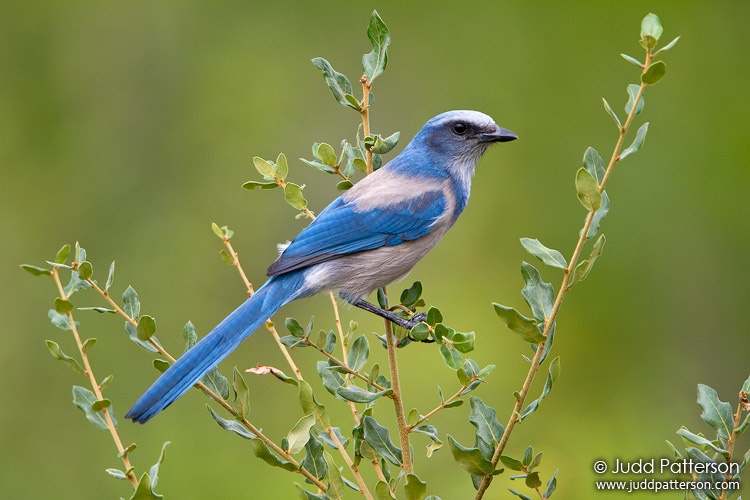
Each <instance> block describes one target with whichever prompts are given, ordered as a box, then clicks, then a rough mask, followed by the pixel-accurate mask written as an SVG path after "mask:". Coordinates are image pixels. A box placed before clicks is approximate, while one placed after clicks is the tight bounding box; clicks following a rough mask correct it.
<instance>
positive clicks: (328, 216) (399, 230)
mask: <svg viewBox="0 0 750 500" xmlns="http://www.w3.org/2000/svg"><path fill="white" fill-rule="evenodd" d="M447 205H448V202H447V200H446V198H445V194H444V193H443V191H442V190H440V189H435V190H428V191H422V192H419V193H414V195H413V196H410V197H409V198H407V199H399V200H398V202H397V203H393V204H388V200H383V201H382V203H379V204H378V206H374V207H370V208H368V209H365V210H361V207H360V206H358V203H357V199H356V198H354V199H350V200H347V199H345V198H344V197H341V198H338V199H336V200H334V201H333V202H332V203H331V204H330V205H329V206H328V207H326V209H325V210H323V211H322V212H321V213H320V215H318V217H317V218H316V219H315V220H314V221H313V222H312V223H311V224H310V225H309V226H307V227H306V228H305V229H304V230H303V231H302V232H301V233H300V234H299V235H298V236H297V237H296V238H295V239H294V241H292V243H291V244H290V245H289V246H288V247H287V248H286V249H285V250H284V252H283V253H282V254H281V255H280V256H279V258H278V259H277V260H276V262H274V263H273V264H272V265H271V267H269V268H268V272H267V274H268V275H269V276H275V275H279V274H284V273H287V272H289V271H293V270H295V269H300V268H302V267H307V266H311V265H313V264H318V263H321V262H326V261H328V260H331V259H335V258H336V257H339V256H341V255H347V254H352V253H356V252H362V251H365V250H374V249H376V248H380V247H384V246H393V245H398V244H400V243H403V242H405V241H410V240H415V239H417V238H420V237H422V236H425V235H427V234H429V233H430V232H431V231H432V229H433V227H432V226H433V223H434V222H435V221H436V220H437V219H438V218H439V217H440V216H441V215H443V214H444V213H445V210H446V207H447Z"/></svg>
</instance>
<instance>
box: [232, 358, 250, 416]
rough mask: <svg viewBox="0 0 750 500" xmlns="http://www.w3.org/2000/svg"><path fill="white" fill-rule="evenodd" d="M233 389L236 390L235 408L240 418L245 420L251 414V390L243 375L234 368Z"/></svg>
mask: <svg viewBox="0 0 750 500" xmlns="http://www.w3.org/2000/svg"><path fill="white" fill-rule="evenodd" d="M232 388H233V389H234V405H232V406H233V407H234V409H235V410H237V414H238V417H239V418H244V417H246V416H247V414H248V413H249V412H250V389H248V387H247V383H246V382H245V379H244V378H243V377H242V374H241V373H240V371H239V370H238V369H237V367H236V366H235V367H234V372H233V376H232Z"/></svg>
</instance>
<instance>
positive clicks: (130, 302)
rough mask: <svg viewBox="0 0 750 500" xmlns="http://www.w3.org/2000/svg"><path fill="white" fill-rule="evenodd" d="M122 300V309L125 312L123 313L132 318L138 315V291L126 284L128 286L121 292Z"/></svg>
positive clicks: (139, 308)
mask: <svg viewBox="0 0 750 500" xmlns="http://www.w3.org/2000/svg"><path fill="white" fill-rule="evenodd" d="M122 301H123V302H124V305H123V307H122V310H123V311H124V312H125V314H127V315H128V316H130V317H131V318H133V319H135V318H137V317H138V316H140V314H141V302H140V300H138V293H136V291H135V288H133V287H132V286H128V288H127V289H126V290H125V291H124V292H123V294H122Z"/></svg>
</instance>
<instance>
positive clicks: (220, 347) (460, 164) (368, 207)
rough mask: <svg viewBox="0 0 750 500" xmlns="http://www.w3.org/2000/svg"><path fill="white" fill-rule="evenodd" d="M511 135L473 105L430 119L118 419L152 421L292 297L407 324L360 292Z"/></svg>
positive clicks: (418, 246) (378, 279)
mask: <svg viewBox="0 0 750 500" xmlns="http://www.w3.org/2000/svg"><path fill="white" fill-rule="evenodd" d="M514 139H517V137H516V135H515V134H514V133H512V132H510V131H509V130H505V129H503V128H501V127H499V126H498V125H496V124H495V122H494V121H493V120H492V118H490V117H489V116H487V115H485V114H484V113H480V112H478V111H449V112H447V113H443V114H440V115H438V116H436V117H434V118H432V119H431V120H430V121H428V122H427V123H426V124H425V125H424V127H422V129H421V130H420V131H419V133H418V134H417V135H416V136H415V137H414V139H413V140H412V141H411V142H410V143H409V144H408V145H407V146H406V148H404V150H403V151H402V152H401V154H399V155H398V156H396V157H395V158H394V159H393V160H392V161H390V162H389V163H387V164H386V165H384V166H383V167H381V168H380V169H378V170H377V171H375V172H373V173H372V174H371V175H369V176H367V177H365V178H364V179H362V180H361V181H359V182H358V183H357V184H355V185H354V187H352V188H351V189H349V190H348V191H346V192H345V193H344V194H342V195H341V196H340V197H339V198H337V199H335V200H334V201H333V202H332V203H331V204H330V205H328V207H326V208H325V209H324V210H323V211H322V212H320V214H319V215H318V217H317V218H316V219H315V220H314V221H313V222H312V223H310V225H309V226H307V227H306V228H305V229H304V230H303V231H302V232H301V233H300V234H299V235H298V236H297V237H296V238H295V239H294V241H292V242H291V243H290V244H289V245H288V246H287V247H286V248H284V250H283V252H282V253H281V255H280V256H279V258H278V259H277V260H276V262H274V263H273V264H272V265H271V267H269V268H268V276H270V279H269V280H268V281H266V283H265V284H264V285H263V286H262V287H260V288H259V289H258V290H257V292H256V293H255V294H254V295H253V296H252V297H250V298H249V299H247V300H246V301H245V302H244V303H243V304H242V305H241V306H239V307H238V308H237V309H236V310H235V311H234V312H233V313H231V314H230V315H229V316H227V317H226V319H224V320H223V321H222V322H221V323H220V324H219V325H218V326H217V327H216V328H214V329H213V330H212V331H211V333H209V334H208V335H206V336H205V337H204V338H203V339H202V340H201V341H200V342H198V343H197V344H196V345H195V346H193V348H192V349H190V350H188V351H187V352H186V353H185V354H184V355H183V356H182V357H181V358H180V359H178V360H177V361H176V362H175V363H174V364H173V365H172V366H170V367H169V369H167V370H166V371H165V372H164V373H163V374H162V375H161V376H160V377H159V379H158V380H157V381H156V382H155V383H154V384H153V385H152V386H151V387H150V388H149V389H148V390H147V391H146V392H145V393H144V394H143V395H142V396H141V397H140V399H138V401H137V402H136V403H135V405H133V408H131V409H130V411H129V412H128V414H127V415H126V417H127V418H129V419H132V420H133V421H135V422H139V423H144V422H146V421H148V420H149V419H151V418H153V417H154V416H155V415H156V414H157V413H159V412H160V411H162V410H163V409H165V408H166V407H167V406H169V405H170V404H171V403H172V402H173V401H174V400H176V399H177V398H179V397H180V396H182V395H183V394H184V393H185V392H187V390H188V389H190V387H192V386H193V385H194V384H195V383H196V382H197V381H198V380H199V379H200V378H201V377H203V376H204V375H205V374H206V373H207V372H208V371H209V370H210V369H211V368H213V367H214V366H216V365H217V364H218V363H219V362H220V361H221V360H222V359H224V358H225V357H226V356H227V355H229V353H231V352H232V351H233V350H234V349H235V348H237V346H238V345H239V344H240V342H242V341H243V340H244V339H245V338H247V337H248V336H250V335H251V334H252V333H253V332H254V331H255V330H256V329H257V328H258V327H260V326H261V325H262V324H263V323H264V322H265V321H266V320H267V319H268V318H270V317H271V316H272V315H273V314H274V313H276V311H278V310H279V308H281V307H282V306H283V305H285V304H288V303H289V302H291V301H293V300H295V299H299V298H302V297H309V296H311V295H314V294H316V293H318V292H322V291H327V290H337V291H338V292H339V295H340V296H341V297H342V298H343V299H344V300H346V301H348V302H350V303H352V304H354V305H356V306H358V307H362V308H364V309H367V310H369V311H371V312H375V313H376V314H380V315H382V316H384V317H387V318H389V319H391V320H392V321H395V322H397V323H399V324H401V325H402V326H405V327H409V326H411V324H412V323H413V321H412V322H407V321H405V320H403V319H402V318H399V317H396V316H395V315H393V314H389V313H388V312H387V311H382V310H380V309H379V308H377V307H375V306H374V305H372V304H370V303H368V302H366V301H365V300H364V298H365V297H367V296H368V295H369V294H370V293H371V292H373V291H374V290H376V289H377V288H380V287H383V286H386V285H388V284H389V283H392V282H393V281H396V280H398V279H400V278H402V277H403V276H405V275H406V274H408V273H409V271H411V269H412V267H414V265H415V264H416V263H417V262H418V261H419V260H420V259H421V258H422V257H424V256H425V254H427V252H429V251H430V250H431V249H432V248H433V247H434V246H435V245H436V244H437V243H438V241H440V239H441V238H442V237H443V235H445V233H446V231H448V229H450V228H451V226H453V224H454V223H455V222H456V219H457V218H458V216H459V215H460V214H461V212H463V210H464V208H466V204H467V202H468V201H469V191H470V188H471V179H472V176H473V175H474V170H475V167H476V164H477V162H478V161H479V158H480V157H481V156H482V154H483V153H484V151H485V150H486V149H487V147H488V146H489V145H490V144H492V143H495V142H506V141H512V140H514Z"/></svg>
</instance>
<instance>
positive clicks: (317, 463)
mask: <svg viewBox="0 0 750 500" xmlns="http://www.w3.org/2000/svg"><path fill="white" fill-rule="evenodd" d="M300 465H301V466H302V467H304V468H305V469H307V470H308V472H310V473H312V475H313V476H315V477H317V478H318V479H323V478H324V477H325V476H326V472H327V471H328V466H327V465H326V461H325V458H324V457H323V445H322V444H320V441H318V440H317V439H315V438H314V437H313V436H312V435H311V436H310V439H308V441H307V443H306V444H305V458H303V459H302V461H301V462H300Z"/></svg>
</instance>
